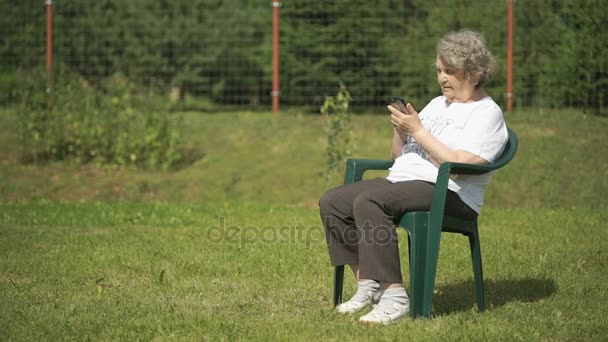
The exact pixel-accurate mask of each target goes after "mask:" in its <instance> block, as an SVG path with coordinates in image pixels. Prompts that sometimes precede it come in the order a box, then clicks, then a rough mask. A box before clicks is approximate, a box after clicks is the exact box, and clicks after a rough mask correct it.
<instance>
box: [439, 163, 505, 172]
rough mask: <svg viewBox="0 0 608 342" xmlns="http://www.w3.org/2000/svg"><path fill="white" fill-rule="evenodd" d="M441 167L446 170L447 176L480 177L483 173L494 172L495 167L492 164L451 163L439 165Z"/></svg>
mask: <svg viewBox="0 0 608 342" xmlns="http://www.w3.org/2000/svg"><path fill="white" fill-rule="evenodd" d="M441 167H445V168H447V169H448V170H449V171H448V172H449V174H453V173H456V174H460V175H482V174H484V173H487V172H490V171H493V170H496V169H497V168H498V166H497V165H492V164H482V165H480V164H466V163H452V162H446V163H443V164H441V166H440V168H441Z"/></svg>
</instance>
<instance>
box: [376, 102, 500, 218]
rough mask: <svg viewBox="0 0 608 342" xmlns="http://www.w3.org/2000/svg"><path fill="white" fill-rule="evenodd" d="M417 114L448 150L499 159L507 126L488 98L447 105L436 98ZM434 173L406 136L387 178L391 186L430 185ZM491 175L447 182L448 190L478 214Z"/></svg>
mask: <svg viewBox="0 0 608 342" xmlns="http://www.w3.org/2000/svg"><path fill="white" fill-rule="evenodd" d="M418 115H419V116H420V119H421V121H422V124H423V125H424V127H425V128H426V129H427V130H428V131H429V132H431V134H432V135H433V136H434V137H435V138H437V139H438V140H439V141H440V142H442V143H443V144H445V145H446V146H448V147H449V148H450V149H453V150H464V151H468V152H471V153H473V154H476V155H478V156H479V157H481V158H483V159H485V160H487V161H488V162H490V163H491V162H494V161H495V160H496V158H498V157H499V156H500V154H501V153H502V151H503V150H504V148H505V145H506V143H507V139H508V133H507V126H506V124H505V121H504V118H503V116H502V110H501V109H500V107H499V106H498V105H497V104H496V102H494V101H493V100H492V99H491V98H490V97H485V98H483V99H481V100H479V101H476V102H471V103H450V104H449V105H448V102H447V99H446V97H445V96H439V97H436V98H435V99H433V100H432V101H431V102H430V103H429V104H428V105H427V106H426V107H424V109H423V110H422V111H421V112H420V113H419V114H418ZM438 171H439V169H438V168H437V167H436V166H435V165H433V163H431V161H430V160H429V158H428V156H427V154H426V152H425V151H424V150H423V149H422V147H421V146H420V145H418V144H417V143H416V140H415V139H414V138H412V137H410V136H408V137H407V141H406V144H405V146H403V150H402V154H401V156H399V157H398V158H397V159H395V163H394V164H393V167H391V168H390V172H389V175H388V177H387V179H388V180H389V181H390V182H393V183H395V182H402V181H408V180H423V181H428V182H433V183H434V182H435V181H436V180H437V173H438ZM493 173H494V172H488V173H486V174H483V175H478V176H467V177H464V178H463V179H459V180H452V179H450V180H449V183H448V188H449V189H450V190H452V191H454V192H456V193H457V194H458V195H459V196H460V198H461V199H462V201H463V202H465V203H466V204H467V205H468V206H469V207H471V209H473V210H475V211H476V212H478V213H479V211H480V210H481V207H482V206H483V190H484V188H485V187H486V186H487V185H488V183H490V180H491V179H492V174H493Z"/></svg>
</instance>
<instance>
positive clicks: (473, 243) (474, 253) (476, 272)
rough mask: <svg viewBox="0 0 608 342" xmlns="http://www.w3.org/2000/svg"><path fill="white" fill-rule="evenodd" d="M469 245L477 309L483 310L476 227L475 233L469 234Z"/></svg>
mask: <svg viewBox="0 0 608 342" xmlns="http://www.w3.org/2000/svg"><path fill="white" fill-rule="evenodd" d="M469 245H470V247H471V259H472V261H473V276H474V280H475V293H476V295H477V307H478V308H479V311H480V312H481V311H484V310H485V308H486V303H485V291H484V286H483V268H482V265H481V247H480V245H479V234H478V233H477V229H475V233H474V234H471V235H469Z"/></svg>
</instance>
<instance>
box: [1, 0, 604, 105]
mask: <svg viewBox="0 0 608 342" xmlns="http://www.w3.org/2000/svg"><path fill="white" fill-rule="evenodd" d="M54 9H55V35H54V37H55V56H56V57H55V61H56V64H64V65H66V66H67V67H68V68H70V69H72V70H74V71H75V72H77V73H78V74H80V75H81V77H83V78H84V79H85V80H87V81H88V82H90V83H91V84H98V83H100V82H101V81H102V80H103V79H104V78H106V77H109V76H110V75H114V74H116V73H120V74H123V75H126V76H127V77H128V78H129V79H130V80H131V81H132V82H134V83H135V84H138V85H144V86H155V87H162V88H165V89H169V88H171V87H178V88H180V89H181V90H182V91H183V92H186V93H189V94H192V95H194V96H201V97H206V98H209V99H211V100H212V101H214V102H216V103H232V104H258V103H262V104H264V103H269V102H270V96H269V94H270V90H271V89H270V88H271V87H270V85H271V74H272V73H271V62H270V61H271V52H272V44H271V42H272V30H271V27H272V23H271V22H272V15H271V13H272V7H271V3H270V2H243V1H238V0H191V1H183V0H178V1H168V0H160V1H147V0H131V1H126V2H125V1H120V0H100V1H96V2H90V1H85V0H72V1H65V2H63V1H61V2H55V5H54ZM0 11H2V13H3V14H4V15H3V17H2V19H0V32H1V33H2V34H1V36H0V58H1V60H2V64H1V65H0V75H1V76H0V93H1V95H0V101H2V102H6V101H11V99H14V97H15V96H14V93H15V87H18V85H19V82H18V80H17V79H15V74H14V73H13V72H14V70H15V69H16V67H17V68H24V69H31V68H35V67H39V66H41V65H44V30H45V24H44V6H43V4H42V1H39V0H23V1H21V2H20V3H19V5H15V4H12V3H10V2H8V1H4V2H1V3H0ZM506 13H507V2H506V1H498V0H493V1H476V0H399V1H398V0H373V1H364V0H350V1H349V0H336V1H320V0H306V1H285V2H282V5H281V50H280V51H281V101H282V103H284V104H294V105H311V106H315V107H317V108H318V106H320V105H321V104H322V103H323V101H324V99H325V96H327V95H331V94H334V93H335V91H336V89H337V88H338V84H339V82H343V83H344V84H346V85H347V86H348V88H349V91H350V93H351V95H352V98H353V101H352V105H353V106H361V105H364V106H367V105H378V104H380V103H384V101H385V100H384V99H385V97H386V96H387V95H401V96H404V97H406V98H407V99H408V100H410V101H411V102H412V103H414V104H415V105H418V106H421V105H422V104H424V103H426V102H427V101H428V100H429V99H430V98H431V97H433V96H435V95H436V94H438V88H437V86H436V81H435V76H434V71H433V69H432V63H433V60H434V54H435V44H436V42H437V40H438V39H439V38H440V37H441V36H442V35H443V34H445V33H446V32H447V31H450V30H457V29H461V28H470V29H473V30H477V31H480V32H481V33H482V34H483V35H484V36H485V37H486V38H487V42H488V44H489V46H490V47H491V48H492V50H493V51H494V53H495V55H496V57H497V60H498V65H499V67H500V68H499V70H498V73H497V75H496V77H495V80H494V81H493V82H492V83H490V84H489V85H488V89H487V90H488V91H489V93H490V94H491V95H492V96H493V97H494V98H495V99H496V100H497V101H498V102H499V103H502V102H503V101H504V98H503V94H504V92H505V89H504V88H505V86H504V85H505V83H506V76H505V73H506V70H505V68H504V65H505V62H506V46H507V42H506V37H507V32H506V30H507V19H506ZM515 25H516V26H515V49H514V59H515V65H514V73H515V74H514V100H515V104H516V105H517V106H554V107H562V106H577V107H584V108H586V109H588V110H590V111H593V112H596V113H600V114H602V115H608V108H607V107H608V96H607V95H606V94H607V93H608V75H607V67H608V66H607V63H608V62H607V61H608V45H606V43H605V42H606V41H608V29H607V27H608V3H607V2H606V1H602V0H535V1H525V2H516V3H515ZM183 92H182V94H183Z"/></svg>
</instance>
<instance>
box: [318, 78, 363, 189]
mask: <svg viewBox="0 0 608 342" xmlns="http://www.w3.org/2000/svg"><path fill="white" fill-rule="evenodd" d="M350 101H351V97H350V93H349V92H348V90H347V89H346V87H345V86H344V84H342V83H340V89H339V90H338V93H337V94H336V96H335V97H332V96H327V97H326V98H325V102H324V103H323V106H322V107H321V113H322V114H323V115H325V117H326V118H327V121H326V125H325V134H326V136H327V148H326V154H327V168H326V170H325V181H326V182H327V183H329V182H330V180H331V177H332V175H333V174H334V173H335V172H336V171H340V170H342V168H343V166H344V162H345V161H346V159H347V158H348V157H350V156H351V155H352V153H353V151H354V150H355V148H356V145H355V143H354V141H355V139H354V136H355V134H354V132H353V129H352V126H351V121H352V117H351V114H350V113H349V112H348V107H349V104H350Z"/></svg>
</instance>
